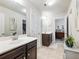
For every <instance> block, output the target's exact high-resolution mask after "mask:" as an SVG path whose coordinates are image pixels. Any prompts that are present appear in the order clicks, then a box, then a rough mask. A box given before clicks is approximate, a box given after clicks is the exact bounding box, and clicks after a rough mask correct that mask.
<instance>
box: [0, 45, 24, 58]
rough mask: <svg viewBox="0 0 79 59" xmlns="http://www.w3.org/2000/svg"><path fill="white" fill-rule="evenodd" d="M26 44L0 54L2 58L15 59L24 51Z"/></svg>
mask: <svg viewBox="0 0 79 59" xmlns="http://www.w3.org/2000/svg"><path fill="white" fill-rule="evenodd" d="M24 48H25V46H22V47H18V48H16V49H13V50H11V51H9V52H6V53H5V54H3V55H1V56H0V59H14V58H16V57H17V56H19V55H20V54H23V53H24Z"/></svg>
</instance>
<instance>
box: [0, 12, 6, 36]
mask: <svg viewBox="0 0 79 59" xmlns="http://www.w3.org/2000/svg"><path fill="white" fill-rule="evenodd" d="M4 17H5V16H4V14H3V13H0V36H1V35H2V34H3V33H4V30H5V29H4V28H5V21H4Z"/></svg>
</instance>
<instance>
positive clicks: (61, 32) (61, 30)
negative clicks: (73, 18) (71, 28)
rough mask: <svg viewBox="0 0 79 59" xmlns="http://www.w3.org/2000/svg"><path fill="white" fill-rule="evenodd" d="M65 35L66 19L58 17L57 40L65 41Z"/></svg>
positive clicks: (56, 23) (56, 26)
mask: <svg viewBox="0 0 79 59" xmlns="http://www.w3.org/2000/svg"><path fill="white" fill-rule="evenodd" d="M64 37H65V19H64V18H57V19H56V20H55V41H56V42H57V43H63V42H64Z"/></svg>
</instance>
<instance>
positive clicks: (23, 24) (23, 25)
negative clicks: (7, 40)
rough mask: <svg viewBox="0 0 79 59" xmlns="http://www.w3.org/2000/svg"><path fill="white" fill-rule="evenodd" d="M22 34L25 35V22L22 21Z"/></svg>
mask: <svg viewBox="0 0 79 59" xmlns="http://www.w3.org/2000/svg"><path fill="white" fill-rule="evenodd" d="M22 27H23V28H22V30H23V34H26V20H22Z"/></svg>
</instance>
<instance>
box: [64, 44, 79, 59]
mask: <svg viewBox="0 0 79 59" xmlns="http://www.w3.org/2000/svg"><path fill="white" fill-rule="evenodd" d="M64 54H65V59H79V48H77V47H75V48H69V47H67V46H66V45H64Z"/></svg>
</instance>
